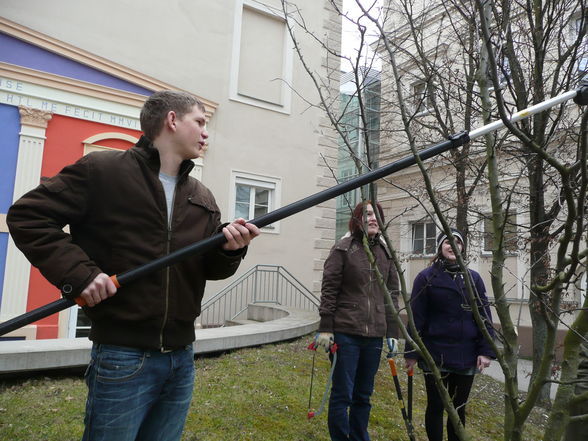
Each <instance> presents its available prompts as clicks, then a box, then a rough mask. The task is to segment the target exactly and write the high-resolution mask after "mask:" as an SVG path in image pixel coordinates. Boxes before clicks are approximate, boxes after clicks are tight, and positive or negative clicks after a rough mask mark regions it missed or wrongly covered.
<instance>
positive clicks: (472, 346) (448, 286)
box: [405, 262, 496, 369]
mask: <svg viewBox="0 0 588 441" xmlns="http://www.w3.org/2000/svg"><path fill="white" fill-rule="evenodd" d="M469 272H470V274H471V276H472V281H473V283H474V286H475V289H476V291H477V294H478V308H479V311H480V314H481V316H482V317H483V318H485V319H486V327H487V329H488V331H489V333H490V335H491V336H492V337H494V329H493V328H492V316H491V312H490V307H489V305H488V298H487V297H486V288H485V287H484V282H483V281H482V278H481V277H480V274H478V273H477V272H476V271H473V270H469ZM410 304H411V306H412V312H413V316H414V321H415V325H416V328H417V331H418V332H419V335H420V336H421V338H422V339H423V342H424V344H425V346H426V347H427V349H428V350H429V352H430V353H431V355H432V357H433V359H434V360H435V363H436V364H437V366H439V367H445V368H449V369H469V368H472V367H476V362H477V358H478V356H479V355H484V356H486V357H489V358H496V354H495V353H494V351H493V350H492V347H491V346H490V344H489V343H488V342H487V341H486V340H485V339H484V336H483V335H482V332H481V331H480V329H478V326H477V324H476V322H475V320H474V315H473V313H472V311H471V308H470V305H469V300H468V293H467V288H466V286H465V282H464V279H463V274H462V273H449V272H447V271H445V269H444V266H443V264H442V263H441V262H435V263H434V264H433V265H431V266H430V267H429V268H426V269H424V270H423V271H421V272H420V273H419V274H418V275H417V277H416V279H415V281H414V284H413V288H412V294H411V298H410ZM405 351H406V353H405V358H412V359H416V360H419V359H420V358H421V357H420V356H419V354H418V352H416V351H414V348H413V347H412V345H411V344H410V343H408V342H407V344H406V349H405Z"/></svg>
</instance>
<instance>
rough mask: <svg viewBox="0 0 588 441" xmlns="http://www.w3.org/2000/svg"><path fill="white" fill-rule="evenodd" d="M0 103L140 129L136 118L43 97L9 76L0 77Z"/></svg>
mask: <svg viewBox="0 0 588 441" xmlns="http://www.w3.org/2000/svg"><path fill="white" fill-rule="evenodd" d="M0 103H2V104H8V105H10V106H26V107H31V108H33V109H40V110H44V111H46V112H51V113H55V114H58V115H65V116H70V117H73V118H78V119H85V120H88V121H94V122H100V123H104V124H110V125H113V126H118V127H126V128H129V129H136V130H141V128H140V124H139V119H138V118H134V117H130V116H127V115H120V114H116V113H110V112H105V111H102V110H98V109H91V108H88V107H82V106H76V105H73V104H66V103H62V102H58V101H54V100H50V99H44V98H42V97H39V96H36V95H35V94H34V93H32V91H29V90H27V84H26V83H24V82H21V81H17V80H13V79H10V78H3V77H0Z"/></svg>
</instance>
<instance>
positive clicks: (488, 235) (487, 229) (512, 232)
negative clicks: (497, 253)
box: [484, 212, 518, 253]
mask: <svg viewBox="0 0 588 441" xmlns="http://www.w3.org/2000/svg"><path fill="white" fill-rule="evenodd" d="M516 220H517V216H516V213H513V212H509V213H508V214H507V215H506V222H505V224H504V232H503V249H504V251H505V252H507V253H514V252H516V251H517V238H518V236H517V223H516ZM494 246H495V244H494V234H493V232H492V215H491V214H488V215H486V216H485V217H484V252H485V253H490V252H492V250H493V249H494Z"/></svg>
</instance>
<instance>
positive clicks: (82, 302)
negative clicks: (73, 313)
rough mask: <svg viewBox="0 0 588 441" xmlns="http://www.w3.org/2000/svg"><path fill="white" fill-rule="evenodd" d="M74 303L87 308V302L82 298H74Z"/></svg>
mask: <svg viewBox="0 0 588 441" xmlns="http://www.w3.org/2000/svg"><path fill="white" fill-rule="evenodd" d="M74 302H76V303H77V304H78V305H80V306H86V301H85V300H84V299H82V298H81V297H80V296H77V297H74Z"/></svg>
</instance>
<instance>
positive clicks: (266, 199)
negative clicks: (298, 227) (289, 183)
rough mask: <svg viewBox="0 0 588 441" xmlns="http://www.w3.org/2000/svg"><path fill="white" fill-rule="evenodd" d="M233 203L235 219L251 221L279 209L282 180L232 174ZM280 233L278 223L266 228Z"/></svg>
mask: <svg viewBox="0 0 588 441" xmlns="http://www.w3.org/2000/svg"><path fill="white" fill-rule="evenodd" d="M232 181H233V186H232V187H233V188H232V198H231V200H232V202H231V205H232V206H231V212H232V214H233V218H238V217H242V218H244V219H246V220H251V219H255V218H258V217H260V216H263V215H264V214H267V213H269V212H270V211H274V210H275V209H276V208H279V197H280V196H279V195H280V187H281V180H280V179H279V178H272V177H268V176H261V175H254V174H251V173H244V172H236V171H233V173H232ZM264 229H267V230H274V232H278V231H277V229H278V222H276V223H273V224H271V225H268V226H266V227H264Z"/></svg>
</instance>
